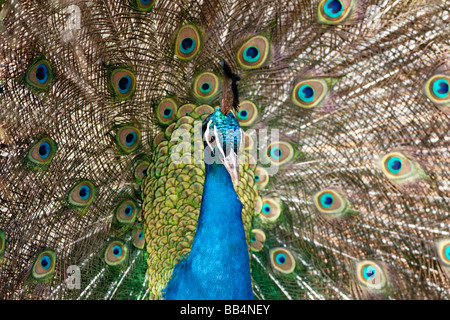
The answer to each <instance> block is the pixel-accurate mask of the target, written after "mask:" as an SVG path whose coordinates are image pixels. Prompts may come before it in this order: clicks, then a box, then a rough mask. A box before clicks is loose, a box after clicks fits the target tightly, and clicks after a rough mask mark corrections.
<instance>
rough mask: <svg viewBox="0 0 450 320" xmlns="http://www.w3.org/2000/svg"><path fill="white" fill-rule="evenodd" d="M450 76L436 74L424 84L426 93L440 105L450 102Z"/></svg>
mask: <svg viewBox="0 0 450 320" xmlns="http://www.w3.org/2000/svg"><path fill="white" fill-rule="evenodd" d="M449 82H450V77H449V76H447V75H435V76H433V77H431V78H430V79H428V81H427V82H426V83H425V86H424V92H425V95H426V96H427V97H428V98H429V99H430V100H431V101H433V103H436V104H438V105H445V104H448V103H450V94H449V92H450V87H449Z"/></svg>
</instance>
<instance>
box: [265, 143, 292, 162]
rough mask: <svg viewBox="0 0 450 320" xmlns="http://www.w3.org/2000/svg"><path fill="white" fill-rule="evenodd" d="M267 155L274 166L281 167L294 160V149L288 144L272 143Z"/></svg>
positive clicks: (268, 147)
mask: <svg viewBox="0 0 450 320" xmlns="http://www.w3.org/2000/svg"><path fill="white" fill-rule="evenodd" d="M266 155H267V158H268V159H269V161H270V162H271V163H272V164H274V165H277V166H281V165H284V164H286V163H288V162H289V161H290V160H292V158H293V157H294V149H293V148H292V146H291V144H290V143H288V142H283V141H277V142H272V143H271V144H269V145H268V146H267V148H266Z"/></svg>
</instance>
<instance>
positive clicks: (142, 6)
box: [131, 0, 156, 12]
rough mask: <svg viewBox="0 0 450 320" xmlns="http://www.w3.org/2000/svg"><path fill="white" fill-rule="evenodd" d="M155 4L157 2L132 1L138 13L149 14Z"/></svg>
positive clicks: (146, 0)
mask: <svg viewBox="0 0 450 320" xmlns="http://www.w3.org/2000/svg"><path fill="white" fill-rule="evenodd" d="M155 2H156V0H131V6H132V7H133V8H134V9H135V10H137V11H142V12H148V11H150V10H152V8H153V6H154V5H155Z"/></svg>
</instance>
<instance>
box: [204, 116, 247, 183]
mask: <svg viewBox="0 0 450 320" xmlns="http://www.w3.org/2000/svg"><path fill="white" fill-rule="evenodd" d="M202 135H203V141H204V146H205V157H204V159H205V164H206V165H212V164H214V163H216V164H219V165H224V166H225V168H226V169H227V171H228V173H229V174H230V177H231V180H232V181H233V184H234V185H237V184H238V182H239V160H238V159H239V156H238V155H239V147H240V144H241V141H242V130H241V127H240V126H239V122H238V121H237V119H236V118H235V116H234V114H233V113H232V112H228V114H227V115H225V114H223V113H222V112H221V111H220V107H217V109H216V110H215V111H214V112H213V113H212V114H211V115H209V116H208V117H207V118H206V119H205V121H204V122H203V126H202Z"/></svg>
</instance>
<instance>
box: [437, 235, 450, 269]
mask: <svg viewBox="0 0 450 320" xmlns="http://www.w3.org/2000/svg"><path fill="white" fill-rule="evenodd" d="M436 248H437V252H438V256H439V260H440V261H441V262H442V263H443V264H444V265H446V266H447V267H450V240H441V241H439V242H437V243H436Z"/></svg>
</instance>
